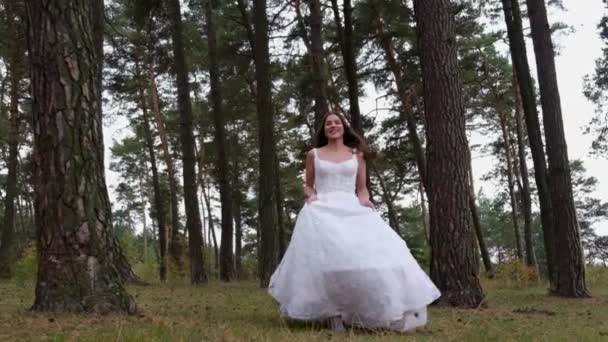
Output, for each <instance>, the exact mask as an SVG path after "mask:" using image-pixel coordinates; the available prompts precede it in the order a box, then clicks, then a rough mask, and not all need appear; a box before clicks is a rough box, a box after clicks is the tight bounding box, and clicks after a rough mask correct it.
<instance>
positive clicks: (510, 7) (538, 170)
mask: <svg viewBox="0 0 608 342" xmlns="http://www.w3.org/2000/svg"><path fill="white" fill-rule="evenodd" d="M502 5H503V10H504V15H505V22H506V25H507V33H508V36H509V45H510V48H511V60H512V62H513V66H514V68H515V74H516V75H517V80H518V83H519V89H520V93H521V99H522V103H523V108H524V114H525V118H526V127H527V129H528V139H529V141H530V150H531V151H532V160H533V162H534V177H535V179H536V187H537V188H538V199H539V202H540V214H541V221H542V226H543V238H544V245H545V253H546V259H547V272H548V274H549V281H550V284H551V288H552V289H555V287H556V277H555V276H556V269H555V264H556V259H555V237H554V235H555V234H554V230H553V229H554V217H553V205H552V202H551V194H550V193H549V185H548V182H547V164H546V161H545V151H544V147H543V141H542V138H541V130H540V123H539V121H538V110H537V108H536V97H535V95H534V84H533V82H532V76H531V75H530V66H529V65H528V57H527V52H526V43H525V39H524V33H523V27H522V18H521V10H520V8H519V1H518V0H502Z"/></svg>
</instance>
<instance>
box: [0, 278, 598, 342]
mask: <svg viewBox="0 0 608 342" xmlns="http://www.w3.org/2000/svg"><path fill="white" fill-rule="evenodd" d="M484 286H485V289H486V291H487V307H484V308H480V309H477V310H459V309H450V308H435V307H432V308H431V309H430V313H429V317H430V322H429V324H428V325H427V327H425V328H424V329H421V330H419V331H417V332H415V333H409V334H405V335H404V334H399V333H393V332H387V331H379V332H378V331H377V332H366V331H349V332H348V333H346V334H335V333H333V332H331V331H330V330H328V329H326V328H324V327H321V326H313V325H309V324H303V323H297V322H289V321H286V320H284V319H282V318H281V317H280V315H279V313H278V309H277V307H276V305H275V303H274V302H273V300H272V299H271V298H270V297H269V296H268V295H267V294H266V292H265V291H263V290H260V289H259V288H257V287H256V286H255V284H254V283H249V282H239V283H233V284H219V283H212V284H210V285H207V286H204V287H192V286H189V285H186V284H173V285H170V284H164V285H160V284H155V285H152V286H146V287H131V288H130V289H129V290H130V293H131V294H132V295H133V296H134V297H135V299H136V301H137V303H138V305H139V307H140V308H141V309H142V311H143V313H142V315H141V316H123V315H106V316H99V315H75V314H48V313H47V314H40V313H33V312H30V311H28V307H29V306H30V305H31V303H32V301H33V285H32V284H29V283H26V284H25V285H24V284H18V283H11V282H9V283H0V341H15V340H17V341H22V340H24V341H40V340H42V341H74V340H79V341H327V340H332V341H343V340H344V341H402V340H410V341H602V340H603V341H607V340H608V323H607V322H608V283H604V284H603V285H602V286H603V287H600V288H594V291H593V295H594V297H593V298H590V299H563V298H556V297H551V296H548V295H547V294H546V290H545V289H543V288H524V289H516V288H501V287H499V286H498V284H497V282H485V283H484Z"/></svg>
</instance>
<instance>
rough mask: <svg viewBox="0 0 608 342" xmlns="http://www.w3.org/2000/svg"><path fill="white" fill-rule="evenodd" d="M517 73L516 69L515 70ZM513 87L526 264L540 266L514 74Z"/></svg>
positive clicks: (517, 89)
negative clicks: (533, 226)
mask: <svg viewBox="0 0 608 342" xmlns="http://www.w3.org/2000/svg"><path fill="white" fill-rule="evenodd" d="M513 72H514V73H515V71H513ZM513 89H514V92H515V94H514V96H515V129H516V131H517V154H518V159H519V173H520V176H521V182H522V186H521V189H520V192H521V194H522V195H521V198H522V207H523V211H524V245H525V249H526V265H528V266H533V267H538V266H537V263H536V254H535V253H534V242H533V240H532V197H531V195H530V180H529V176H528V165H527V164H528V162H527V161H526V145H525V142H524V127H523V123H522V110H521V106H522V104H521V96H520V90H519V84H518V82H517V77H516V76H515V74H513Z"/></svg>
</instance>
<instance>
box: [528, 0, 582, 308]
mask: <svg viewBox="0 0 608 342" xmlns="http://www.w3.org/2000/svg"><path fill="white" fill-rule="evenodd" d="M526 3H527V4H528V17H529V18H530V28H531V32H532V42H533V44H534V54H535V56H536V70H537V74H538V84H539V88H540V99H541V106H542V109H543V125H544V128H545V141H546V143H547V160H548V163H549V187H550V189H549V190H550V193H551V199H552V204H553V215H554V225H555V242H556V245H555V248H556V254H555V257H556V259H555V260H557V264H556V266H557V282H556V285H557V289H556V290H557V293H558V294H559V295H561V296H567V297H587V296H589V292H588V290H587V285H586V283H585V259H584V257H583V249H582V246H581V241H580V232H579V226H578V221H577V217H576V208H575V206H574V196H573V194H572V175H571V172H570V162H569V159H568V146H567V144H566V136H565V133H564V123H563V118H562V108H561V100H560V95H559V88H558V85H557V73H556V70H555V53H554V51H553V42H552V40H551V28H550V27H549V21H548V19H547V7H546V5H545V1H544V0H526Z"/></svg>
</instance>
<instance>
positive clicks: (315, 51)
mask: <svg viewBox="0 0 608 342" xmlns="http://www.w3.org/2000/svg"><path fill="white" fill-rule="evenodd" d="M308 3H309V6H310V48H311V49H310V54H311V61H312V78H313V85H314V88H313V92H314V95H315V129H316V128H317V127H319V125H320V124H321V119H322V118H323V115H325V113H327V112H328V111H329V105H328V104H327V77H326V75H325V63H324V60H325V53H324V51H323V36H322V34H321V27H322V25H323V14H322V11H321V2H320V0H310V1H309V2H308Z"/></svg>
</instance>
